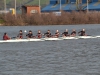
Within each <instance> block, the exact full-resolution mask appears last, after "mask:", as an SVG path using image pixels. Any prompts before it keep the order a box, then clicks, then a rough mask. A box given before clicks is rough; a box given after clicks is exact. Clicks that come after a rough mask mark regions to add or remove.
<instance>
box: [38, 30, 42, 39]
mask: <svg viewBox="0 0 100 75" xmlns="http://www.w3.org/2000/svg"><path fill="white" fill-rule="evenodd" d="M37 38H39V39H40V38H42V33H41V31H40V30H38V33H37Z"/></svg>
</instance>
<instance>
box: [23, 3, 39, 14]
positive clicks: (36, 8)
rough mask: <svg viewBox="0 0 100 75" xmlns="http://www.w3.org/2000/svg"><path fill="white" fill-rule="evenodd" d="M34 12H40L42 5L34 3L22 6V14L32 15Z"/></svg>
mask: <svg viewBox="0 0 100 75" xmlns="http://www.w3.org/2000/svg"><path fill="white" fill-rule="evenodd" d="M34 13H40V7H39V6H33V5H25V6H22V14H27V15H31V14H34Z"/></svg>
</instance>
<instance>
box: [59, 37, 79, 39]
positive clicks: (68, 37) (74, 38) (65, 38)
mask: <svg viewBox="0 0 100 75" xmlns="http://www.w3.org/2000/svg"><path fill="white" fill-rule="evenodd" d="M61 38H62V39H64V40H67V39H78V38H77V37H61Z"/></svg>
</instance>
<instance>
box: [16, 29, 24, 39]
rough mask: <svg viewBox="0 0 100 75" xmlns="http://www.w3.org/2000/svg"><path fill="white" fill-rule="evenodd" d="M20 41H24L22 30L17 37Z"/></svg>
mask: <svg viewBox="0 0 100 75" xmlns="http://www.w3.org/2000/svg"><path fill="white" fill-rule="evenodd" d="M17 38H18V39H22V38H23V32H22V30H20V31H19V34H18V36H17Z"/></svg>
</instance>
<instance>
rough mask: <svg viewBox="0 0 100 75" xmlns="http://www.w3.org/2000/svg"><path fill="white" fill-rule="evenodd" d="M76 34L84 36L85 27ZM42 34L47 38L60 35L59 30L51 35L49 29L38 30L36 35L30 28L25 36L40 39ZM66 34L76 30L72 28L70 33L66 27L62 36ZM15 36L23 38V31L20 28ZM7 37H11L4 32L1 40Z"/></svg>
mask: <svg viewBox="0 0 100 75" xmlns="http://www.w3.org/2000/svg"><path fill="white" fill-rule="evenodd" d="M25 32H26V31H25ZM78 34H79V36H86V34H85V29H82V31H79V32H78ZM42 36H45V37H47V38H50V37H52V38H58V37H59V36H60V33H59V30H56V33H55V34H54V35H51V32H50V30H48V31H47V32H46V33H44V34H42V33H41V31H40V30H38V33H37V35H36V36H33V32H32V31H31V30H30V31H29V32H28V34H26V37H27V38H38V39H40V38H42ZM68 36H71V37H74V36H76V30H75V29H73V30H72V32H71V34H69V33H68V29H66V30H65V31H64V32H63V33H62V37H68ZM16 38H17V39H23V32H22V30H20V31H19V34H18V35H17V37H16ZM9 39H11V38H10V37H9V36H8V35H7V33H4V36H3V40H9Z"/></svg>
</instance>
